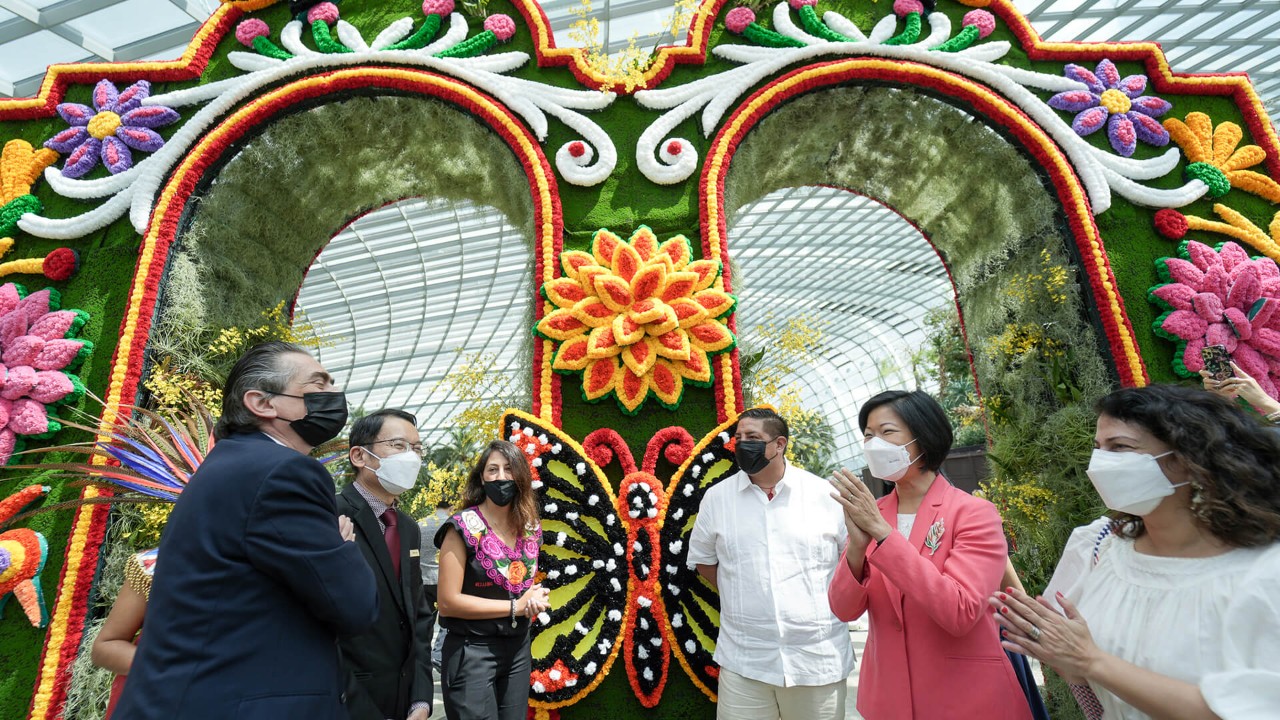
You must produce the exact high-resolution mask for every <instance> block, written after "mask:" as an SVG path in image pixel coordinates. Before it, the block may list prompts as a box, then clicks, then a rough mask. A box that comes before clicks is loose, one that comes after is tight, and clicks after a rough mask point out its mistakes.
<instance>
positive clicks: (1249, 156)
mask: <svg viewBox="0 0 1280 720" xmlns="http://www.w3.org/2000/svg"><path fill="white" fill-rule="evenodd" d="M1266 159H1267V151H1266V150H1263V149H1262V148H1260V147H1258V146H1257V145H1245V146H1244V147H1242V148H1240V149H1239V150H1236V151H1235V152H1234V153H1231V157H1230V158H1228V159H1227V161H1226V162H1225V163H1223V164H1222V165H1221V166H1219V167H1218V169H1219V170H1221V171H1222V172H1225V173H1229V172H1231V171H1232V170H1244V169H1245V168H1251V167H1253V166H1254V165H1257V164H1258V163H1260V162H1262V161H1263V160H1266Z"/></svg>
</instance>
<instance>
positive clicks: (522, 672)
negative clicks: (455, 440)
mask: <svg viewBox="0 0 1280 720" xmlns="http://www.w3.org/2000/svg"><path fill="white" fill-rule="evenodd" d="M435 543H436V547H438V548H440V582H439V586H438V591H439V598H438V601H439V606H440V626H441V627H443V628H445V630H447V631H448V635H447V636H445V641H444V649H443V652H442V653H441V679H440V686H441V689H442V690H443V691H444V711H445V717H447V718H448V720H524V717H525V714H526V712H527V711H528V707H529V673H530V670H531V667H532V660H531V658H530V655H529V621H530V620H531V619H532V618H534V617H536V616H537V615H538V613H541V612H542V611H544V610H546V609H547V608H548V606H549V599H548V592H547V590H546V589H545V588H543V587H542V585H541V584H539V583H536V582H534V575H535V574H536V573H537V569H538V551H539V548H540V546H541V544H542V530H541V528H540V526H539V522H538V506H537V497H536V495H535V493H534V490H533V476H532V474H531V473H530V472H529V463H528V461H527V460H525V458H524V454H523V453H521V452H520V450H519V449H518V448H517V447H516V446H515V445H512V444H511V443H509V442H506V441H504V440H495V441H493V442H491V443H489V446H488V447H486V448H485V449H484V450H483V451H482V452H481V453H480V457H479V459H478V460H477V461H476V465H475V467H474V468H472V470H471V474H470V475H469V476H468V477H467V484H466V486H465V487H464V488H463V489H462V510H461V511H460V512H458V513H457V514H456V515H454V516H452V517H450V518H449V521H448V522H447V523H446V524H445V525H444V526H443V527H441V528H440V530H439V531H438V532H436V537H435Z"/></svg>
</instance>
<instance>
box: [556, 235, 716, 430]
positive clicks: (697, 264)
mask: <svg viewBox="0 0 1280 720" xmlns="http://www.w3.org/2000/svg"><path fill="white" fill-rule="evenodd" d="M560 264H561V266H562V267H563V269H564V277H560V278H556V279H555V280H552V281H550V282H547V283H545V284H544V285H543V286H542V295H543V297H545V298H546V299H547V300H548V301H550V302H551V303H552V304H554V305H555V306H556V309H555V310H553V311H551V312H550V313H547V315H546V317H544V318H542V320H541V321H540V322H539V323H538V325H537V327H535V328H534V330H535V332H536V333H537V334H538V335H541V336H542V337H545V338H547V339H548V340H553V341H556V342H558V343H559V348H558V349H557V350H556V355H555V359H554V360H553V361H552V364H551V367H552V368H553V369H554V370H556V371H557V372H560V373H571V374H578V373H581V375H582V394H583V396H584V397H585V398H586V399H587V400H588V401H592V402H594V401H597V400H599V399H601V398H603V397H604V396H606V395H608V394H609V393H613V394H614V395H615V397H616V399H617V401H618V405H619V406H620V407H621V408H622V410H623V412H625V413H627V414H635V413H636V412H638V411H639V409H640V406H641V405H642V404H643V403H644V401H645V398H647V397H648V396H649V393H650V392H653V394H654V395H656V396H657V398H658V401H659V402H661V403H662V404H663V406H665V407H667V408H668V409H675V408H676V407H677V406H678V405H679V403H680V396H681V394H682V393H683V390H684V383H686V382H688V383H692V384H694V385H701V386H706V385H710V383H711V362H710V359H709V356H711V355H715V354H718V353H723V352H727V351H729V350H731V349H733V347H734V346H735V345H736V344H737V338H735V337H734V335H733V333H732V332H731V331H730V330H729V328H728V326H727V325H725V322H724V320H722V318H724V317H725V316H726V315H728V314H729V313H730V312H731V311H732V310H733V307H734V305H735V304H736V303H737V298H735V297H734V296H733V295H731V294H729V293H726V292H724V291H722V290H717V289H715V288H713V287H711V286H712V285H713V284H714V283H715V280H716V278H717V277H719V275H720V271H721V265H720V262H719V261H717V260H693V248H692V246H691V245H690V244H689V241H688V239H686V238H685V237H684V236H683V235H677V236H675V237H673V238H671V239H670V240H667V241H666V242H663V243H659V242H658V238H657V236H655V235H654V234H653V231H652V230H650V229H649V228H647V227H644V226H643V225H642V226H640V228H639V229H637V230H636V232H635V234H633V235H632V236H631V238H630V239H629V240H625V241H624V240H622V239H621V238H619V237H618V236H617V235H615V234H613V233H612V232H609V231H608V230H598V231H596V233H595V235H594V237H593V238H592V241H591V252H589V253H588V252H582V251H580V250H572V251H568V252H564V253H561V255H560Z"/></svg>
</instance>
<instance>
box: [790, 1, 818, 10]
mask: <svg viewBox="0 0 1280 720" xmlns="http://www.w3.org/2000/svg"><path fill="white" fill-rule="evenodd" d="M788 4H789V5H791V9H792V10H799V9H800V8H802V7H804V6H805V5H817V4H818V0H788Z"/></svg>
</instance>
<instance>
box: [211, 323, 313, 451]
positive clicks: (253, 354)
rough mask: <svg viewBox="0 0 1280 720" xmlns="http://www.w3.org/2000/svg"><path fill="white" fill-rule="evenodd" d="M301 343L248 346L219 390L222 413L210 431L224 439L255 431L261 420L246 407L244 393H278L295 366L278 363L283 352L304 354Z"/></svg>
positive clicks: (289, 378)
mask: <svg viewBox="0 0 1280 720" xmlns="http://www.w3.org/2000/svg"><path fill="white" fill-rule="evenodd" d="M306 354H307V351H306V350H303V349H302V347H301V346H299V345H294V344H293V343H289V342H284V341H283V340H271V341H269V342H264V343H259V344H257V345H254V346H253V347H251V348H249V349H248V350H247V351H246V352H245V354H244V355H241V356H240V359H239V360H237V361H236V364H235V365H234V366H232V368H231V372H230V373H227V382H226V384H225V385H224V386H223V391H222V415H221V416H220V417H219V418H218V424H217V425H216V426H215V427H214V431H213V434H214V436H215V437H217V438H218V439H219V440H224V439H226V438H228V437H230V436H231V435H234V434H235V433H244V432H257V430H258V427H259V426H260V425H261V424H262V420H261V419H260V418H259V417H258V416H257V415H254V414H253V412H252V411H250V410H249V408H247V407H245V404H244V394H245V393H247V392H249V391H250V390H262V391H265V392H269V393H278V392H281V391H283V390H284V389H285V387H286V386H287V385H288V384H289V381H290V380H292V379H293V373H294V368H293V367H291V366H289V365H288V364H287V363H283V362H281V358H283V357H284V356H286V355H306Z"/></svg>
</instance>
